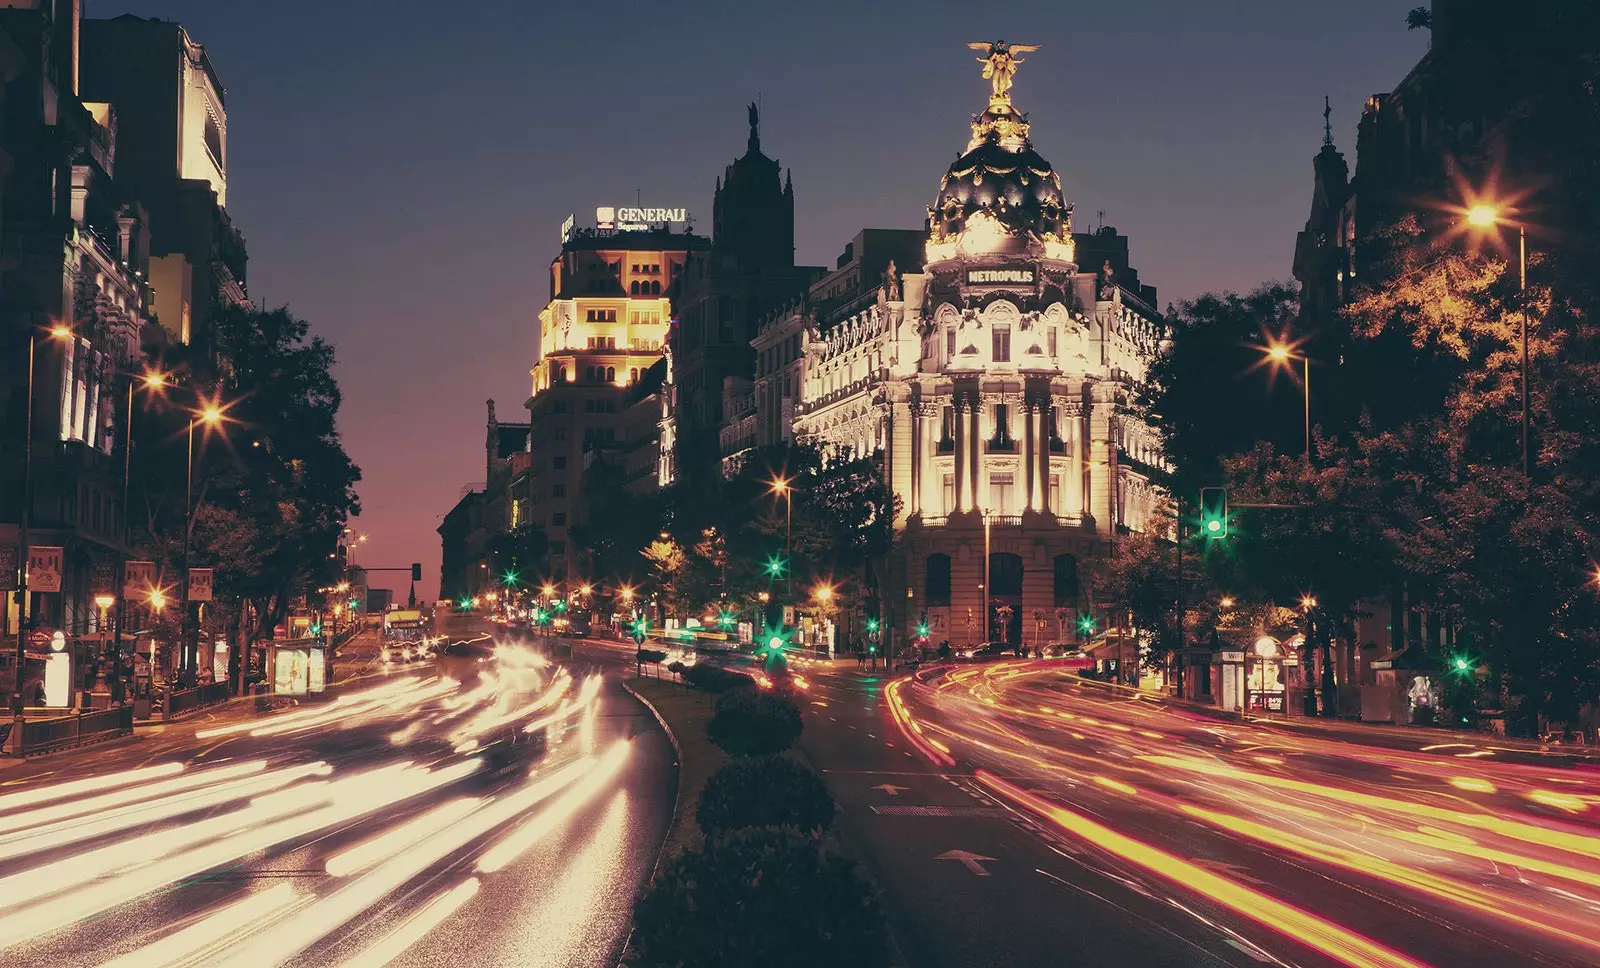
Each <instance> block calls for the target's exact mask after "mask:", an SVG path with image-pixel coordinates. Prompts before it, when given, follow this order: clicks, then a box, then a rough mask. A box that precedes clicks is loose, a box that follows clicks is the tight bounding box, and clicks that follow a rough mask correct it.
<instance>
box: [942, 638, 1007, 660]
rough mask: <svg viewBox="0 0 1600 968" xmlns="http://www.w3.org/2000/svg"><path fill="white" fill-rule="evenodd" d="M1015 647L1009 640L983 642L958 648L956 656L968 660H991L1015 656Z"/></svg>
mask: <svg viewBox="0 0 1600 968" xmlns="http://www.w3.org/2000/svg"><path fill="white" fill-rule="evenodd" d="M1016 655H1017V647H1016V646H1014V645H1012V644H1011V643H1010V642H985V643H983V644H982V645H976V646H968V647H967V648H965V649H959V650H957V652H956V657H957V658H959V659H964V660H966V661H968V662H992V661H994V660H995V659H1013V658H1016Z"/></svg>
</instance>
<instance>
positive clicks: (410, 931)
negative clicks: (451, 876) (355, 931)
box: [339, 877, 481, 968]
mask: <svg viewBox="0 0 1600 968" xmlns="http://www.w3.org/2000/svg"><path fill="white" fill-rule="evenodd" d="M480 886H481V885H480V882H479V881H478V879H477V878H476V877H469V878H467V879H466V880H464V881H462V882H461V883H460V884H457V885H456V886H455V887H452V888H451V889H450V890H448V891H445V892H444V893H443V894H440V895H439V896H438V897H436V898H434V899H433V900H431V901H429V902H428V906H427V907H425V908H423V909H422V910H421V911H418V912H417V913H416V914H415V915H414V916H412V918H411V919H410V920H408V921H406V922H405V923H404V924H402V925H400V927H399V928H396V929H395V930H394V931H393V932H392V933H390V934H389V935H388V936H387V937H385V938H384V939H383V940H381V941H379V942H378V943H377V944H374V945H373V946H372V947H370V948H368V949H367V950H365V951H363V952H361V953H360V954H358V955H356V956H355V957H354V958H351V959H350V960H349V961H346V962H345V963H344V964H342V965H340V966H339V968H384V966H385V965H387V964H389V962H391V961H393V960H395V959H396V958H398V957H400V956H401V955H403V954H405V953H406V951H407V950H409V949H410V948H411V946H412V945H414V944H416V943H417V942H418V941H421V940H422V939H423V937H424V936H426V935H427V933H428V932H429V931H432V930H433V929H434V928H437V927H438V926H439V925H440V923H442V922H443V921H444V919H445V918H448V917H449V916H450V915H452V914H454V913H456V911H458V910H459V909H460V908H461V905H463V904H465V903H467V902H468V901H470V900H472V898H473V897H474V896H475V895H477V893H478V888H479V887H480Z"/></svg>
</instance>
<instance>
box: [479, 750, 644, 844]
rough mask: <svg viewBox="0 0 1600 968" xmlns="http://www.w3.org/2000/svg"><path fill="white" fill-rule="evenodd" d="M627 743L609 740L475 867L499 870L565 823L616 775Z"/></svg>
mask: <svg viewBox="0 0 1600 968" xmlns="http://www.w3.org/2000/svg"><path fill="white" fill-rule="evenodd" d="M630 748H631V747H630V745H629V743H628V741H627V740H620V741H618V742H617V743H615V744H613V745H612V747H611V748H610V749H609V750H606V752H605V754H604V755H602V756H601V757H600V759H599V760H598V761H596V762H595V764H594V768H593V769H591V770H590V771H589V772H588V775H586V776H584V777H583V779H581V780H579V781H578V782H577V783H575V784H573V786H572V788H571V789H570V790H568V791H567V792H566V793H564V794H562V795H561V798H560V799H559V800H556V801H555V802H554V803H552V804H550V806H548V807H546V808H545V809H543V810H541V811H540V812H539V813H538V814H537V815H535V816H534V817H532V818H531V819H529V820H526V821H524V822H523V823H522V824H521V825H520V826H518V827H517V828H516V829H515V830H513V831H512V832H511V833H510V834H508V835H507V836H506V837H505V838H504V839H503V840H501V841H500V842H499V843H498V844H495V845H494V846H493V847H491V848H489V850H487V851H485V852H484V855H483V856H482V857H480V858H479V859H478V870H479V871H480V872H482V873H485V874H492V873H494V872H495V871H498V870H503V869H504V868H505V867H506V866H507V865H509V864H510V863H511V862H513V861H515V860H516V859H517V858H518V857H520V856H522V855H523V854H524V853H526V852H527V850H528V848H530V847H532V846H533V845H534V844H536V843H538V842H539V841H540V840H542V839H543V838H544V837H545V836H546V835H548V834H549V833H550V831H552V830H554V829H555V828H556V827H558V826H560V825H561V824H563V823H565V822H566V821H567V820H568V818H570V817H571V816H572V815H573V814H574V813H576V812H577V811H578V809H579V808H581V807H582V806H583V805H584V804H585V803H587V802H588V801H589V800H590V799H591V798H593V797H594V796H595V794H597V793H599V792H600V789H601V787H602V786H604V785H605V783H606V782H607V781H608V780H610V779H611V778H612V777H614V776H616V774H617V771H618V770H620V769H622V764H624V763H626V762H627V761H628V752H629V750H630Z"/></svg>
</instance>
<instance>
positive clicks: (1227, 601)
mask: <svg viewBox="0 0 1600 968" xmlns="http://www.w3.org/2000/svg"><path fill="white" fill-rule="evenodd" d="M1217 604H1218V605H1221V606H1222V607H1223V608H1232V607H1233V606H1234V601H1233V599H1232V598H1231V597H1230V596H1227V595H1224V596H1222V600H1221V601H1220V602H1218V603H1217Z"/></svg>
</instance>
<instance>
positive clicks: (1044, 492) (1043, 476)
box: [1039, 397, 1055, 514]
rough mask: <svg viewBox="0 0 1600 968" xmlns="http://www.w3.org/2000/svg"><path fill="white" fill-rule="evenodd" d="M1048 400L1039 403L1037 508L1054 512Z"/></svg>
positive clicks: (1047, 512)
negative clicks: (1051, 492)
mask: <svg viewBox="0 0 1600 968" xmlns="http://www.w3.org/2000/svg"><path fill="white" fill-rule="evenodd" d="M1050 418H1051V411H1050V400H1049V398H1048V397H1047V398H1046V399H1045V400H1044V401H1042V402H1041V403H1040V405H1039V510H1041V511H1043V512H1045V513H1046V514H1052V513H1054V511H1055V509H1054V508H1052V507H1051V506H1050Z"/></svg>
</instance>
